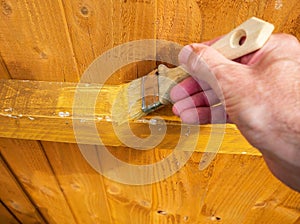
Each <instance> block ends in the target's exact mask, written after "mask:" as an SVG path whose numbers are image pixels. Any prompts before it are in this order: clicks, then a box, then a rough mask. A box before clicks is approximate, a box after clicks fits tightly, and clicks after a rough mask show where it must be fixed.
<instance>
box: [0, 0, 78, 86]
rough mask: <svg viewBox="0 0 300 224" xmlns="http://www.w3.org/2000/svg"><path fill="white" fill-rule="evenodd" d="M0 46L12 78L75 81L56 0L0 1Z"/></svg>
mask: <svg viewBox="0 0 300 224" xmlns="http://www.w3.org/2000/svg"><path fill="white" fill-rule="evenodd" d="M1 11H2V13H0V49H1V51H0V52H1V55H2V57H3V60H4V62H5V64H6V66H7V68H8V70H9V72H10V74H11V77H12V78H15V79H30V80H48V81H50V80H52V81H54V80H56V81H78V78H79V76H78V72H77V66H76V61H75V58H74V56H73V55H74V53H73V49H72V45H71V42H70V37H69V34H68V29H67V25H66V21H65V17H64V14H63V11H62V6H61V2H60V1H59V0H55V1H52V0H47V1H16V0H12V1H7V0H3V1H1Z"/></svg>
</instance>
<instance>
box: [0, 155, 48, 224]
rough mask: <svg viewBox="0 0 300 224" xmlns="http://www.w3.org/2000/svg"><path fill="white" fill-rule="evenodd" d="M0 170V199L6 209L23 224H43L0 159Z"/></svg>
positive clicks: (37, 212)
mask: <svg viewBox="0 0 300 224" xmlns="http://www.w3.org/2000/svg"><path fill="white" fill-rule="evenodd" d="M0 170H1V172H0V199H1V201H2V202H3V203H4V204H5V205H6V207H7V208H9V209H10V211H11V212H12V213H13V214H14V215H15V216H16V217H17V218H18V219H19V220H20V221H21V222H23V223H28V224H31V223H32V224H36V223H45V222H44V219H43V218H42V217H41V215H40V213H39V211H38V210H37V209H36V208H35V205H33V204H32V203H31V201H30V199H29V198H28V197H27V195H26V194H25V193H24V192H23V188H22V187H21V186H20V185H19V183H18V181H17V180H16V179H15V177H14V176H13V174H12V173H11V171H10V170H9V169H8V168H7V166H6V165H5V163H4V161H3V160H2V158H0Z"/></svg>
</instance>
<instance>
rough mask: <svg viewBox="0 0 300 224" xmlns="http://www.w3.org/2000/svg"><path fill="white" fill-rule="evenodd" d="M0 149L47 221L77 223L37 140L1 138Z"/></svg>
mask: <svg viewBox="0 0 300 224" xmlns="http://www.w3.org/2000/svg"><path fill="white" fill-rule="evenodd" d="M0 152H1V155H2V156H3V158H4V159H5V160H6V161H7V163H8V164H10V168H11V170H12V171H13V172H14V174H15V175H16V177H17V178H18V180H19V182H20V184H21V185H22V187H23V188H24V190H25V191H26V192H27V193H28V194H29V195H30V196H31V200H32V202H34V204H35V205H36V207H37V208H38V209H39V211H40V212H41V214H42V215H43V217H45V219H46V220H47V222H48V223H58V222H59V223H68V224H69V223H76V222H75V219H74V217H73V214H72V212H71V210H70V208H69V205H68V203H67V201H66V199H65V197H64V194H63V192H62V191H61V188H60V187H59V185H58V182H57V179H56V176H55V174H54V173H53V171H52V167H51V166H50V165H49V163H48V159H47V157H46V156H45V154H44V152H43V150H42V148H41V146H40V144H39V142H37V141H23V140H11V139H0ZM53 205H59V206H53Z"/></svg>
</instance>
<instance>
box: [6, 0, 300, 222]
mask: <svg viewBox="0 0 300 224" xmlns="http://www.w3.org/2000/svg"><path fill="white" fill-rule="evenodd" d="M299 15H300V4H299V2H298V0H289V1H283V0H282V1H281V0H246V1H244V0H239V1H231V0H215V1H210V0H186V1H174V0H165V1H163V0H124V1H96V0H76V1H71V0H55V1H50V0H46V1H29V0H26V1H17V0H2V1H0V54H1V56H2V58H3V62H4V65H5V66H2V67H1V65H0V74H4V73H5V76H4V77H3V75H0V78H9V76H7V75H6V74H7V73H10V74H11V77H12V78H15V79H31V80H46V81H56V82H61V81H72V82H76V81H78V80H79V78H80V76H81V74H82V73H83V71H84V70H85V69H86V68H87V66H88V65H89V64H90V63H91V62H92V61H93V60H94V59H95V58H96V57H97V56H98V55H100V54H101V53H103V52H105V51H106V50H108V49H110V48H111V47H114V46H117V45H120V44H123V43H125V42H127V41H131V40H138V39H144V38H157V39H165V40H171V41H174V42H176V43H179V44H182V45H184V44H189V43H192V42H200V41H206V40H210V39H213V38H215V37H217V36H219V35H223V34H225V33H228V32H229V31H230V30H232V29H233V28H234V27H236V26H237V25H239V24H240V23H242V22H243V21H245V20H246V19H248V18H250V17H252V16H257V17H259V18H262V19H264V20H267V21H269V22H270V23H273V24H274V25H275V27H276V32H287V33H291V34H293V35H295V36H297V37H298V38H300V16H299ZM164 50H165V52H168V51H169V50H170V49H164ZM159 53H161V52H158V54H159ZM120 56H121V54H120ZM171 57H172V60H173V61H176V58H177V54H174V55H172V56H171ZM158 59H159V55H158ZM0 61H1V58H0ZM0 64H1V62H0ZM6 67H7V70H8V72H7V71H6ZM154 67H155V63H153V62H150V63H146V62H142V63H137V64H133V65H128V66H127V67H124V68H122V69H121V71H119V72H117V73H116V74H115V75H114V76H112V78H111V79H110V80H108V83H111V84H120V83H124V82H127V81H130V80H132V79H134V78H136V77H140V76H141V75H144V74H146V73H147V72H148V71H151V70H152V69H153V68H154ZM3 70H4V71H5V72H4V73H3ZM6 84H7V83H6ZM23 87H24V89H23ZM20 89H22V91H19V90H20ZM96 89H97V88H96ZM117 89H118V86H115V87H110V88H109V89H107V90H108V91H107V92H106V93H104V94H102V96H108V95H109V94H110V95H109V97H108V98H105V97H104V99H105V100H104V104H101V102H100V101H101V100H100V99H101V98H100V99H99V102H97V103H99V104H97V105H98V106H97V109H96V115H97V116H98V117H95V122H96V124H97V126H98V129H99V130H100V131H101V130H102V132H100V134H101V137H102V138H103V139H104V140H105V144H106V145H107V146H112V147H110V148H109V150H110V151H111V153H112V154H114V155H115V156H116V157H117V158H119V159H121V160H124V161H126V162H128V163H133V164H151V163H154V162H157V161H160V160H162V159H164V158H165V157H166V156H167V155H168V154H169V153H170V151H171V150H170V149H173V148H174V145H176V142H177V140H178V137H179V135H178V131H179V125H178V122H179V121H178V120H177V119H176V118H175V117H174V116H172V115H171V112H170V111H171V110H170V108H166V109H163V110H161V111H159V112H158V113H155V114H153V116H157V115H159V116H162V117H163V118H164V119H166V121H167V124H168V128H169V129H170V130H169V132H168V133H167V138H166V139H165V140H164V142H163V143H162V144H160V145H158V147H157V148H156V149H154V150H149V151H143V152H141V151H140V150H135V149H130V148H126V147H124V146H125V145H124V144H122V143H121V142H120V141H119V139H118V138H117V136H115V135H114V134H113V135H112V134H110V133H113V131H114V130H113V129H112V125H111V122H110V116H109V109H108V110H107V108H110V107H111V105H112V102H111V99H112V98H114V97H115V95H114V92H115V91H116V90H117ZM50 90H51V91H50ZM94 90H95V88H94V87H93V85H91V86H90V89H89V90H88V91H92V92H93V91H94ZM87 95H88V94H87ZM73 96H74V85H73V86H72V85H69V84H62V83H56V84H55V83H52V84H50V83H44V84H41V83H39V84H37V83H35V84H33V83H32V82H29V83H28V85H23V84H22V85H19V84H16V83H14V84H7V85H5V86H1V87H0V99H1V104H0V113H1V115H0V123H1V126H0V136H2V137H11V138H26V139H32V140H36V139H40V140H47V141H61V142H73V143H74V142H75V138H74V134H73V126H72V119H71V118H72V112H71V111H72V110H71V109H72V100H73V98H72V97H73ZM110 97H111V98H110ZM106 99H109V100H106ZM101 105H103V106H101ZM104 105H105V106H104ZM11 109H13V110H12V111H11ZM103 111H104V113H102V112H103ZM60 112H62V113H60ZM66 112H69V113H70V116H65V115H67V113H66ZM60 115H61V116H60ZM107 116H108V117H107ZM153 116H149V117H145V118H143V119H141V120H140V121H139V122H138V123H130V125H131V130H132V131H133V132H134V133H135V134H137V135H138V136H140V137H143V136H147V135H148V134H149V128H148V125H149V124H148V123H149V121H150V120H151V118H153ZM83 121H84V120H83ZM93 121H94V120H93ZM84 122H87V123H89V122H91V120H88V119H87V120H85V121H84ZM84 122H83V123H84ZM143 122H146V123H143ZM210 132H211V127H210V126H203V127H201V137H202V139H201V140H200V143H199V144H200V145H199V146H198V147H197V148H196V151H203V150H204V148H205V145H206V143H207V139H208V136H209V134H210ZM187 133H188V132H187ZM94 140H95V139H94ZM86 141H87V142H89V143H90V144H92V143H93V138H87V140H86ZM13 142H15V143H16V141H13ZM20 142H22V144H21V146H15V147H14V148H15V149H14V150H13V151H14V152H16V153H17V154H13V155H12V154H10V153H7V155H6V156H7V157H6V159H7V160H8V161H9V164H12V165H13V166H11V168H12V170H13V171H14V172H15V170H17V171H18V172H16V174H18V173H19V172H25V173H26V175H27V177H28V180H29V181H33V180H35V179H34V178H35V177H36V175H32V176H30V172H34V167H37V168H39V167H41V166H42V167H44V168H45V167H48V168H45V172H44V173H43V178H41V180H42V181H43V183H44V184H45V186H49V185H50V186H51V187H53V188H54V189H55V192H56V193H57V194H58V195H60V196H59V197H58V199H55V200H54V199H53V200H52V199H51V200H46V201H44V202H41V203H42V204H44V205H45V206H46V204H47V206H48V207H47V208H46V209H47V210H48V209H49V210H50V211H52V213H51V214H52V215H53V217H51V218H49V216H47V215H45V217H46V216H47V218H49V220H47V222H50V223H51V222H53V219H57V217H58V216H61V212H62V211H58V213H57V216H56V214H53V211H55V210H58V209H59V208H60V206H59V205H58V202H59V201H61V200H63V199H62V196H61V195H63V196H64V197H65V201H66V202H62V207H65V206H66V203H67V206H69V207H70V208H69V210H70V211H72V213H73V214H74V219H75V222H77V223H84V222H88V221H89V222H91V223H97V222H100V223H118V224H119V223H121V224H127V223H129V222H130V223H138V224H140V223H158V224H165V223H226V224H231V223H232V224H236V223H247V224H248V223H249V224H250V223H253V224H256V223H269V224H277V223H284V224H290V223H291V224H292V223H296V224H297V223H299V221H300V217H299V213H300V212H299V204H300V202H299V193H296V192H293V191H292V190H290V189H288V188H287V187H285V186H284V185H283V184H282V183H280V182H278V181H277V180H276V179H275V178H274V177H273V176H272V175H271V174H270V173H269V171H268V170H267V168H266V166H265V164H264V161H263V159H262V157H261V156H260V154H259V153H258V151H257V150H256V149H254V148H253V147H252V146H250V145H249V144H248V143H247V142H246V140H245V139H244V138H243V137H242V136H241V135H240V133H239V132H238V130H237V129H236V127H235V126H231V125H229V126H227V128H226V135H225V139H224V141H223V143H222V145H221V148H220V152H221V154H218V156H217V158H216V159H215V160H214V162H213V163H212V164H211V166H209V168H208V169H206V170H205V171H202V172H200V171H199V170H198V165H199V161H200V158H201V156H202V153H198V152H196V153H194V154H193V156H192V158H191V159H190V160H189V162H188V163H187V164H186V165H185V166H184V167H183V168H182V169H181V170H180V171H179V172H178V173H176V174H175V175H174V176H172V177H170V178H168V179H166V180H164V181H161V182H158V183H155V184H153V185H147V186H138V187H137V186H130V185H122V184H119V183H115V182H113V181H111V180H108V179H106V178H103V177H102V176H101V175H100V174H98V173H96V172H95V171H94V170H92V169H91V167H89V165H88V164H87V162H86V161H85V160H84V159H83V157H82V156H81V154H80V152H79V151H78V147H77V146H76V145H70V144H65V143H51V142H43V143H42V145H43V147H44V148H45V152H46V157H45V154H43V153H41V151H39V150H41V148H39V150H38V152H39V153H38V152H37V151H32V149H30V147H31V146H32V144H33V145H36V144H38V143H32V142H31V143H30V144H29V143H24V142H25V141H20ZM8 145H9V144H8ZM14 145H15V144H14ZM20 149H21V150H20ZM31 152H32V153H33V155H31ZM21 153H22V154H24V155H20V158H28V162H24V161H20V158H19V159H18V158H17V156H16V155H19V154H21ZM31 156H32V157H31ZM33 158H34V159H35V160H36V161H44V160H45V158H47V159H48V160H49V162H48V161H46V162H45V164H46V165H45V164H44V162H42V163H43V165H40V164H38V165H37V164H36V162H35V163H33V162H32V160H33ZM15 160H16V164H15V165H14V161H15ZM30 161H31V162H32V163H31V162H30ZM21 162H22V163H21ZM47 164H48V165H47ZM49 164H50V165H49ZM49 167H50V168H51V172H49ZM0 169H1V171H0V196H1V197H0V198H1V199H3V202H4V203H5V205H6V206H7V207H8V208H9V209H10V210H11V211H13V213H14V214H15V215H16V217H17V218H18V219H19V220H20V221H21V222H23V223H43V218H42V217H41V215H40V214H43V216H44V214H45V213H47V211H46V210H45V209H44V210H43V209H41V210H40V211H39V210H37V209H36V208H35V207H34V206H36V205H35V204H33V202H32V201H33V200H32V199H36V200H39V199H38V196H39V195H42V193H41V191H40V190H39V189H40V187H41V186H40V185H39V184H36V185H34V186H36V187H33V188H32V189H26V190H25V188H24V187H23V186H22V185H20V184H19V182H21V183H22V178H20V176H18V175H16V177H17V178H18V179H15V178H14V174H13V173H12V172H11V171H10V170H9V169H10V168H8V167H7V166H6V165H5V164H4V163H0ZM27 169H29V170H28V171H27ZM39 169H40V168H39ZM39 169H37V170H39ZM54 174H55V179H56V181H55V180H53V178H54V176H53V175H54ZM48 178H49V181H48ZM58 188H61V189H63V190H60V193H59V189H58ZM8 189H9V190H8ZM51 189H52V188H51ZM28 196H29V197H28ZM42 198H45V197H41V199H42ZM50 201H51V202H53V205H55V206H56V208H52V207H51V205H50ZM37 206H39V204H37ZM49 206H50V207H49ZM39 208H40V207H39ZM39 212H41V213H39ZM67 213H68V212H67ZM86 220H87V221H86ZM73 222H74V221H73ZM59 223H61V222H59Z"/></svg>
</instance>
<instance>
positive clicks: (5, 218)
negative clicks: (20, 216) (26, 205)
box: [0, 203, 20, 224]
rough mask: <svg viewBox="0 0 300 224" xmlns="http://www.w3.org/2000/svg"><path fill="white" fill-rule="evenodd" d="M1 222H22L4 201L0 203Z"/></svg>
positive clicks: (12, 223)
mask: <svg viewBox="0 0 300 224" xmlns="http://www.w3.org/2000/svg"><path fill="white" fill-rule="evenodd" d="M0 222H1V223H3V224H19V223H20V222H19V221H18V220H17V219H16V218H15V217H14V216H13V215H12V214H11V212H10V211H9V210H8V209H7V208H6V207H5V206H4V205H3V204H2V203H0Z"/></svg>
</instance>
